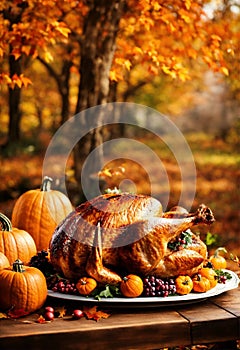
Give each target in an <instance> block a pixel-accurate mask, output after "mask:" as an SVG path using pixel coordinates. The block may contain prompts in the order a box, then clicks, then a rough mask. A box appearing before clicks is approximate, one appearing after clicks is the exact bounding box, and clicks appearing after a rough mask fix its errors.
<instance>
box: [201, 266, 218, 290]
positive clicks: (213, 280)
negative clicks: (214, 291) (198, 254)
mask: <svg viewBox="0 0 240 350" xmlns="http://www.w3.org/2000/svg"><path fill="white" fill-rule="evenodd" d="M198 273H199V274H200V275H201V276H203V277H206V278H207V279H208V280H209V282H210V285H211V288H213V287H215V286H216V285H217V283H218V275H217V274H216V272H215V271H214V269H212V268H211V267H202V268H200V269H199V270H198Z"/></svg>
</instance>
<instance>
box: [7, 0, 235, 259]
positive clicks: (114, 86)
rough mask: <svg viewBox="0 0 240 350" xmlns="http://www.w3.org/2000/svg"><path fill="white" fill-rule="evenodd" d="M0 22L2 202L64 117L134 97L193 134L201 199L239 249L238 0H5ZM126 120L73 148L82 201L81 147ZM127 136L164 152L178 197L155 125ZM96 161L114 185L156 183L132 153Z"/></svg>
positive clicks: (14, 193) (34, 180) (18, 188)
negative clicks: (128, 157) (128, 156)
mask: <svg viewBox="0 0 240 350" xmlns="http://www.w3.org/2000/svg"><path fill="white" fill-rule="evenodd" d="M0 28H1V30H0V146H1V159H0V162H1V163H0V164H1V172H0V211H1V212H3V213H4V214H6V215H7V216H9V217H11V213H12V208H13V205H14V203H15V201H16V199H17V198H18V197H19V196H20V195H21V194H22V193H24V192H25V191H27V190H29V189H32V188H36V187H40V184H41V181H42V162H43V159H44V155H45V151H46V149H47V147H48V144H49V142H50V140H51V137H52V136H53V135H54V133H55V131H56V130H58V128H59V127H60V126H61V125H62V124H63V123H64V122H65V121H67V120H68V119H69V118H71V117H72V116H74V115H75V114H76V113H78V112H80V111H82V110H84V109H86V108H89V107H92V106H96V105H99V104H103V103H106V102H115V101H117V102H135V103H138V104H143V105H146V106H149V107H152V108H154V109H155V110H157V111H159V112H160V113H163V114H165V115H167V116H168V117H169V118H170V119H171V120H172V121H173V122H174V123H175V124H176V125H177V126H178V127H179V129H180V130H181V132H182V133H183V134H184V136H185V138H186V140H187V142H188V143H189V146H190V148H191V150H192V152H193V155H194V159H195V163H196V169H197V188H196V197H195V201H194V203H193V210H194V209H196V207H197V206H198V205H199V204H201V203H205V204H206V205H208V206H210V208H211V209H212V210H213V212H214V214H215V217H216V220H217V221H216V223H215V224H214V225H213V226H212V227H211V228H210V229H211V232H212V234H213V235H217V236H216V237H217V240H218V241H217V242H216V244H217V245H220V244H221V245H224V246H225V247H227V249H228V250H229V251H231V252H232V253H233V254H238V255H239V254H240V238H239V217H240V210H239V203H240V192H239V184H240V181H239V180H240V179H239V175H240V168H239V164H240V154H239V149H240V139H239V132H240V119H239V116H240V1H239V0H216V1H207V0H203V1H195V0H183V1H181V0H176V1H162V0H159V1H154V0H141V1H136V0H126V1H123V0H118V1H117V0H114V1H111V2H108V1H104V0H99V1H94V0H88V1H74V0H61V1H60V0H51V1H47V0H26V1H24V0H12V1H7V0H3V1H1V4H0ZM113 123H114V120H113ZM127 132H128V130H127V129H126V130H122V128H121V129H120V128H118V127H116V125H115V126H114V127H111V128H109V129H108V130H104V131H101V130H96V131H93V132H92V133H89V135H86V138H84V139H83V140H81V142H80V143H79V145H77V146H76V148H75V149H74V150H73V154H72V155H71V156H70V158H69V163H68V166H67V169H66V182H67V187H68V190H69V197H70V199H71V201H72V203H73V205H78V204H79V203H80V202H81V200H83V199H82V197H81V183H80V174H81V167H82V164H83V161H84V159H85V158H86V157H87V155H88V154H89V153H90V152H91V151H92V150H93V149H94V147H96V146H98V145H99V144H101V143H102V142H104V141H106V140H109V139H112V138H115V137H119V136H120V137H123V136H124V137H128V136H129V134H127ZM130 137H135V138H136V139H137V140H139V141H140V142H143V143H145V144H146V145H148V146H149V147H151V148H152V149H153V150H154V152H156V154H158V155H159V157H160V159H161V161H162V162H163V164H164V167H165V169H166V171H167V174H168V177H169V182H170V184H171V196H170V201H169V207H171V206H173V205H175V204H176V202H177V200H178V196H179V191H180V187H181V186H180V178H179V173H178V167H177V166H176V164H175V162H174V160H173V159H172V158H171V157H170V154H169V151H168V150H166V149H164V148H159V147H158V145H157V142H156V143H155V139H154V137H153V136H152V135H149V134H144V133H143V132H141V133H139V132H138V133H136V134H135V135H134V136H133V135H132V134H131V135H130ZM122 164H124V174H123V173H121V171H120V174H119V171H115V170H116V169H118V170H119V169H120V170H121V166H122ZM96 166H98V167H100V169H101V168H102V169H103V176H105V177H104V180H105V186H106V187H114V186H118V185H119V182H120V181H122V180H123V179H124V177H125V178H127V179H131V180H132V181H133V182H134V183H135V184H136V186H137V190H138V192H142V193H147V192H148V186H146V174H144V171H143V169H141V167H139V166H138V164H133V163H129V162H126V161H125V160H124V154H123V159H122V160H121V161H120V160H118V161H117V162H115V163H114V162H110V163H108V164H101V155H99V159H98V162H97V165H96ZM96 169H97V168H96ZM104 169H111V170H112V169H113V171H112V174H111V176H109V175H107V172H106V171H105V172H104ZM108 174H109V172H108ZM55 180H57V173H56V179H55ZM61 180H62V179H61ZM57 186H58V182H57V181H55V188H56V189H58V187H57ZM161 196H164V189H162V188H161V183H159V199H160V200H161ZM204 230H205V231H204V233H205V234H207V230H208V228H206V229H204Z"/></svg>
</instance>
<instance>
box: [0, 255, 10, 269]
mask: <svg viewBox="0 0 240 350" xmlns="http://www.w3.org/2000/svg"><path fill="white" fill-rule="evenodd" d="M9 266H10V263H9V260H8V258H7V257H6V255H5V254H3V253H1V252H0V271H1V270H2V269H5V267H9Z"/></svg>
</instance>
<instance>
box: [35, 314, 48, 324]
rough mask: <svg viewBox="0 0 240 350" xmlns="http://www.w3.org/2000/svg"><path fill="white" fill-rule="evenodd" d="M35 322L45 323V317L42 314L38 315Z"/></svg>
mask: <svg viewBox="0 0 240 350" xmlns="http://www.w3.org/2000/svg"><path fill="white" fill-rule="evenodd" d="M36 322H37V323H46V322H47V321H46V320H45V318H44V317H43V316H42V315H40V316H39V317H38V319H37V321H36Z"/></svg>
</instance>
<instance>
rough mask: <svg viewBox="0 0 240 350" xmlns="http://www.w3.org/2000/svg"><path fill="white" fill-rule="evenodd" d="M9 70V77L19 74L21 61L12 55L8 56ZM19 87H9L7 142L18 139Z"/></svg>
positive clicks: (19, 118)
mask: <svg viewBox="0 0 240 350" xmlns="http://www.w3.org/2000/svg"><path fill="white" fill-rule="evenodd" d="M9 71H10V77H12V76H13V75H14V74H17V75H18V76H20V74H21V61H20V59H18V60H15V58H14V56H12V55H10V56H9ZM20 99H21V89H20V88H19V87H18V86H15V87H14V88H13V89H12V88H9V126H8V141H7V143H8V144H9V143H10V142H11V143H18V142H19V140H20V123H21V111H20V108H19V106H20Z"/></svg>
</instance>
